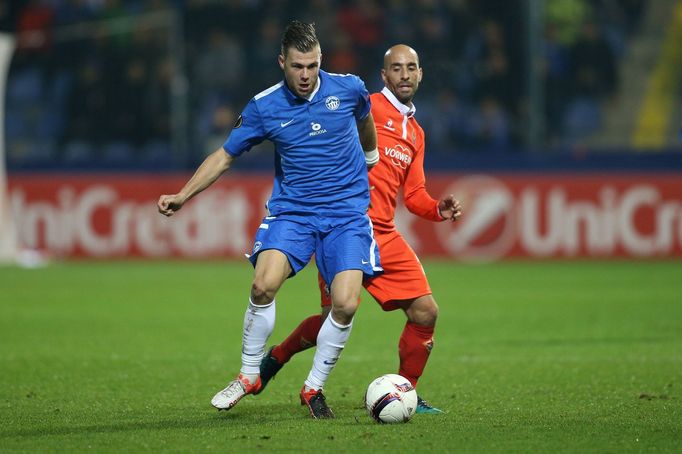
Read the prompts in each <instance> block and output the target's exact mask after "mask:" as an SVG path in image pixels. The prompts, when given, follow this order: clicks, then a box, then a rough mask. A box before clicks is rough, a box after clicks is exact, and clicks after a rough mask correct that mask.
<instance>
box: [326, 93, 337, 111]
mask: <svg viewBox="0 0 682 454" xmlns="http://www.w3.org/2000/svg"><path fill="white" fill-rule="evenodd" d="M324 105H325V106H327V109H329V110H336V109H338V108H339V106H340V105H341V100H340V99H339V98H337V97H336V96H328V97H327V99H325V101H324Z"/></svg>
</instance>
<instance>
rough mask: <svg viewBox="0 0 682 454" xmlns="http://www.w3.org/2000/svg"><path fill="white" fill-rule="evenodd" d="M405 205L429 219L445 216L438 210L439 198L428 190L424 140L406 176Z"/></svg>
mask: <svg viewBox="0 0 682 454" xmlns="http://www.w3.org/2000/svg"><path fill="white" fill-rule="evenodd" d="M403 192H404V199H405V206H406V207H407V209H408V210H409V211H410V213H414V214H416V215H417V216H419V217H420V218H424V219H427V220H429V221H434V222H438V221H442V220H443V217H442V216H441V215H440V212H439V211H438V200H436V199H434V198H433V197H431V196H430V195H429V193H428V192H426V176H425V175H424V141H423V140H422V142H421V146H420V147H419V148H418V150H417V152H416V153H415V156H414V161H412V164H411V165H410V169H409V170H408V172H407V176H406V177H405V186H404V189H403Z"/></svg>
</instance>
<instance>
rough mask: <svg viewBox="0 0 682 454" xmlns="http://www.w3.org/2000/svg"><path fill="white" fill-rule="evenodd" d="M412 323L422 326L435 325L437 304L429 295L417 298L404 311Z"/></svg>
mask: <svg viewBox="0 0 682 454" xmlns="http://www.w3.org/2000/svg"><path fill="white" fill-rule="evenodd" d="M406 312H407V318H408V319H409V320H410V322H412V323H416V324H418V325H424V326H435V325H436V320H438V304H436V300H434V299H433V297H432V296H431V295H427V296H424V297H421V298H417V299H416V300H415V301H414V303H412V304H411V305H410V308H409V309H408V310H407V311H406Z"/></svg>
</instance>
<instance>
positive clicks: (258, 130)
mask: <svg viewBox="0 0 682 454" xmlns="http://www.w3.org/2000/svg"><path fill="white" fill-rule="evenodd" d="M263 140H265V128H264V127H263V120H262V117H261V114H260V111H259V110H258V106H256V101H255V100H254V99H251V101H249V103H248V104H247V105H246V107H244V110H243V111H242V113H241V115H239V117H238V118H237V121H236V122H235V124H234V127H233V128H232V132H230V135H229V136H228V137H227V140H226V141H225V143H224V144H223V149H224V150H225V151H226V152H227V153H229V154H231V155H232V156H234V157H237V156H240V155H241V154H242V153H244V152H246V151H249V150H250V149H251V147H253V146H254V145H258V144H259V143H261V142H262V141H263Z"/></svg>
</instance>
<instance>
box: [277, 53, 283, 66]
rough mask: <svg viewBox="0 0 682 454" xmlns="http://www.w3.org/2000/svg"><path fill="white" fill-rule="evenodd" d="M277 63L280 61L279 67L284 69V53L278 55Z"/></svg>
mask: <svg viewBox="0 0 682 454" xmlns="http://www.w3.org/2000/svg"><path fill="white" fill-rule="evenodd" d="M277 63H279V67H280V68H282V70H284V55H282V54H279V55H278V56H277Z"/></svg>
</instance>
